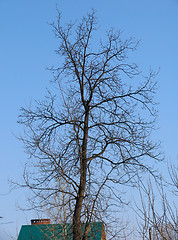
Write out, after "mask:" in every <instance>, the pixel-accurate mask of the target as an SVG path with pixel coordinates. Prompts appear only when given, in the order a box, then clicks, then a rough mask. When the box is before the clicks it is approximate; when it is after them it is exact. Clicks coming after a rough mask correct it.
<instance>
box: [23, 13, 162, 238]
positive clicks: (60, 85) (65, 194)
mask: <svg viewBox="0 0 178 240" xmlns="http://www.w3.org/2000/svg"><path fill="white" fill-rule="evenodd" d="M52 27H53V30H54V33H55V36H56V38H57V39H58V41H59V47H58V49H57V50H56V54H57V55H59V56H60V57H61V59H63V64H62V65H61V66H59V67H57V68H51V71H52V72H53V74H54V84H56V88H54V89H53V91H52V92H50V91H48V93H47V96H46V98H45V100H44V101H37V102H36V105H35V106H34V107H31V106H30V107H27V108H22V109H21V113H20V116H19V123H20V124H22V125H24V129H25V130H24V135H23V136H22V137H20V139H21V140H22V141H23V143H24V146H25V149H26V152H27V153H28V154H29V156H30V157H31V159H32V161H30V162H28V163H27V165H26V168H25V171H24V186H26V187H29V188H30V189H31V190H32V192H33V199H32V201H33V202H32V203H33V206H35V207H37V208H41V207H44V206H46V207H47V208H48V209H49V208H50V209H51V210H52V209H53V208H56V207H58V208H59V209H60V211H62V212H65V217H63V221H64V222H66V221H68V222H70V221H72V222H73V239H75V240H79V239H83V240H84V239H87V233H88V231H89V227H90V223H91V222H92V221H104V222H105V224H106V229H107V228H108V229H109V227H108V226H109V225H107V224H109V223H111V224H112V223H113V222H114V220H113V219H114V211H115V208H116V207H117V206H119V205H120V204H121V203H123V201H122V190H120V189H122V186H124V185H132V184H135V180H134V179H135V178H134V177H135V176H137V173H139V174H141V173H143V172H144V171H149V172H151V173H153V169H152V165H153V162H154V160H156V161H157V160H159V158H160V156H159V151H158V149H159V146H158V144H155V143H153V142H152V140H151V132H152V130H153V128H154V126H155V119H156V115H157V114H156V110H155V103H154V101H153V96H154V94H155V90H156V83H155V80H154V78H155V75H156V73H155V72H153V71H152V70H150V71H149V74H148V76H144V75H143V74H142V73H141V72H140V71H139V69H138V66H137V65H136V64H132V63H130V62H129V59H128V57H129V56H130V53H131V52H132V51H135V50H136V48H137V45H138V42H137V41H135V40H134V39H133V38H130V39H127V40H122V39H121V32H119V31H116V32H115V31H114V30H110V31H108V32H107V34H106V36H105V37H104V40H100V41H98V43H96V39H97V38H96V39H95V38H93V35H94V33H95V32H96V29H97V19H96V15H95V12H94V11H92V12H91V13H89V14H87V16H86V17H83V18H82V20H81V21H80V22H79V23H77V22H75V23H69V24H67V25H64V27H63V26H62V25H61V14H60V13H59V15H58V21H57V24H52ZM151 160H153V161H151ZM29 163H30V164H29ZM31 163H32V164H31ZM39 199H40V200H39ZM54 199H55V201H54ZM59 215H60V214H59ZM81 222H84V223H85V229H84V231H82V229H81ZM109 230H110V229H109ZM110 232H111V231H110ZM113 233H114V234H115V235H114V237H112V239H114V238H116V239H118V236H117V234H116V233H115V232H114V231H113Z"/></svg>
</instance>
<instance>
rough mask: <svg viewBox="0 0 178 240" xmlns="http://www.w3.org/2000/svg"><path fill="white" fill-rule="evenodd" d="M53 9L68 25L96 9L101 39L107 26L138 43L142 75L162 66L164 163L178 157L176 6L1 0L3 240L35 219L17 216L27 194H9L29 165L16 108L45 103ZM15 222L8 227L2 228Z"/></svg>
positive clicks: (140, 0)
mask: <svg viewBox="0 0 178 240" xmlns="http://www.w3.org/2000/svg"><path fill="white" fill-rule="evenodd" d="M56 4H58V8H59V9H60V10H61V11H62V13H63V19H64V22H66V21H69V20H70V19H73V20H75V19H78V18H80V17H81V16H83V15H85V14H86V12H87V11H89V10H90V9H91V8H94V9H96V10H97V14H98V20H99V26H100V31H101V33H102V32H103V33H104V31H105V30H107V29H109V28H110V27H114V28H115V29H121V30H122V31H123V32H124V33H123V36H134V37H136V38H137V39H141V43H140V47H139V49H138V52H136V53H135V55H134V57H133V59H135V62H137V63H138V64H139V65H140V66H141V67H142V68H143V69H144V70H147V69H148V68H149V66H152V67H153V68H155V69H158V68H159V67H160V73H159V75H158V77H157V80H158V84H159V86H160V88H159V91H158V94H157V96H156V98H157V100H158V101H159V103H160V105H159V121H158V127H159V130H158V131H157V132H156V133H155V134H154V136H153V137H154V138H155V139H160V140H161V141H162V148H163V150H164V151H165V155H166V158H170V159H171V160H172V161H173V162H174V163H175V164H176V163H177V155H178V146H177V145H178V0H149V1H148V0H147V1H146V0H134V1H133V0H124V1H123V0H30V1H27V0H16V1H14V0H0V83H1V84H0V109H1V117H0V123H1V124H0V133H1V138H0V216H3V219H0V240H9V239H11V238H10V236H9V234H11V235H13V236H16V234H17V232H18V231H19V228H20V226H21V225H22V224H26V223H29V220H30V218H31V217H32V215H30V214H29V213H24V212H21V211H17V204H18V202H20V203H23V202H24V201H25V195H26V194H28V193H25V192H24V190H18V191H13V192H12V193H9V184H8V179H20V178H21V176H22V174H23V167H22V165H23V163H24V162H25V161H26V160H27V156H26V155H25V154H24V149H23V147H22V145H21V143H19V142H18V140H17V139H16V138H15V137H14V134H18V133H19V132H20V131H21V129H20V127H19V126H18V124H17V116H18V113H19V108H20V107H21V106H24V105H26V104H27V105H28V104H29V102H30V101H31V100H33V99H38V98H40V97H42V96H43V95H44V93H45V88H46V86H47V85H48V82H49V80H50V79H51V77H52V76H51V74H50V73H49V72H48V71H46V70H45V68H46V67H49V66H51V65H57V64H58V63H60V59H59V58H58V57H57V56H56V55H55V53H54V50H55V49H56V47H57V41H56V39H55V38H54V36H53V33H52V31H51V28H50V26H49V25H48V24H47V22H49V23H50V22H52V21H55V19H56V15H57V13H56ZM7 222H12V223H8V224H2V223H7Z"/></svg>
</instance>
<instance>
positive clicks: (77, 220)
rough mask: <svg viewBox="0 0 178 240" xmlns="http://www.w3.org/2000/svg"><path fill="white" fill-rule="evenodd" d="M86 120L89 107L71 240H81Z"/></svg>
mask: <svg viewBox="0 0 178 240" xmlns="http://www.w3.org/2000/svg"><path fill="white" fill-rule="evenodd" d="M88 120H89V107H88V106H85V122H84V135H83V143H82V156H81V163H80V167H81V175H80V186H79V191H78V195H77V198H76V205H75V210H74V215H73V240H81V239H82V229H81V210H82V203H83V199H84V193H85V186H86V174H87V156H86V153H87V139H88Z"/></svg>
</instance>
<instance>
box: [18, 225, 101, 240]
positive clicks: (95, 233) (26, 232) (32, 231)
mask: <svg viewBox="0 0 178 240" xmlns="http://www.w3.org/2000/svg"><path fill="white" fill-rule="evenodd" d="M84 227H85V224H82V229H83V230H84ZM103 228H104V225H103V223H100V222H96V223H91V224H90V230H89V233H88V240H101V236H102V232H103ZM49 239H50V240H72V224H65V225H61V224H41V225H23V226H22V227H21V230H20V233H19V236H18V240H49Z"/></svg>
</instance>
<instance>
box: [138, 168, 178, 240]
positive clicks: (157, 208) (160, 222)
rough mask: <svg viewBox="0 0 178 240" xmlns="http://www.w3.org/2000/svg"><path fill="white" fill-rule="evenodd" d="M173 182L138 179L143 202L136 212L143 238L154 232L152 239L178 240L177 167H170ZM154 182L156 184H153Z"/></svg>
mask: <svg viewBox="0 0 178 240" xmlns="http://www.w3.org/2000/svg"><path fill="white" fill-rule="evenodd" d="M169 174H170V179H171V182H168V181H167V184H168V185H167V186H166V184H165V183H166V181H165V180H164V181H162V182H161V183H159V184H158V183H155V182H152V181H151V180H149V182H148V184H147V185H146V184H144V183H143V182H142V181H141V180H140V179H138V183H139V184H138V185H139V193H140V199H141V204H139V203H138V204H137V209H136V213H137V215H138V216H139V218H140V220H141V221H139V230H140V231H139V232H140V234H141V235H142V239H150V238H148V231H150V232H152V238H151V239H152V240H160V239H162V240H178V211H177V206H176V202H175V201H176V197H177V190H178V188H177V187H178V185H177V181H178V178H177V168H176V167H175V166H174V167H173V166H172V165H171V166H170V167H169ZM153 183H154V184H153Z"/></svg>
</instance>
